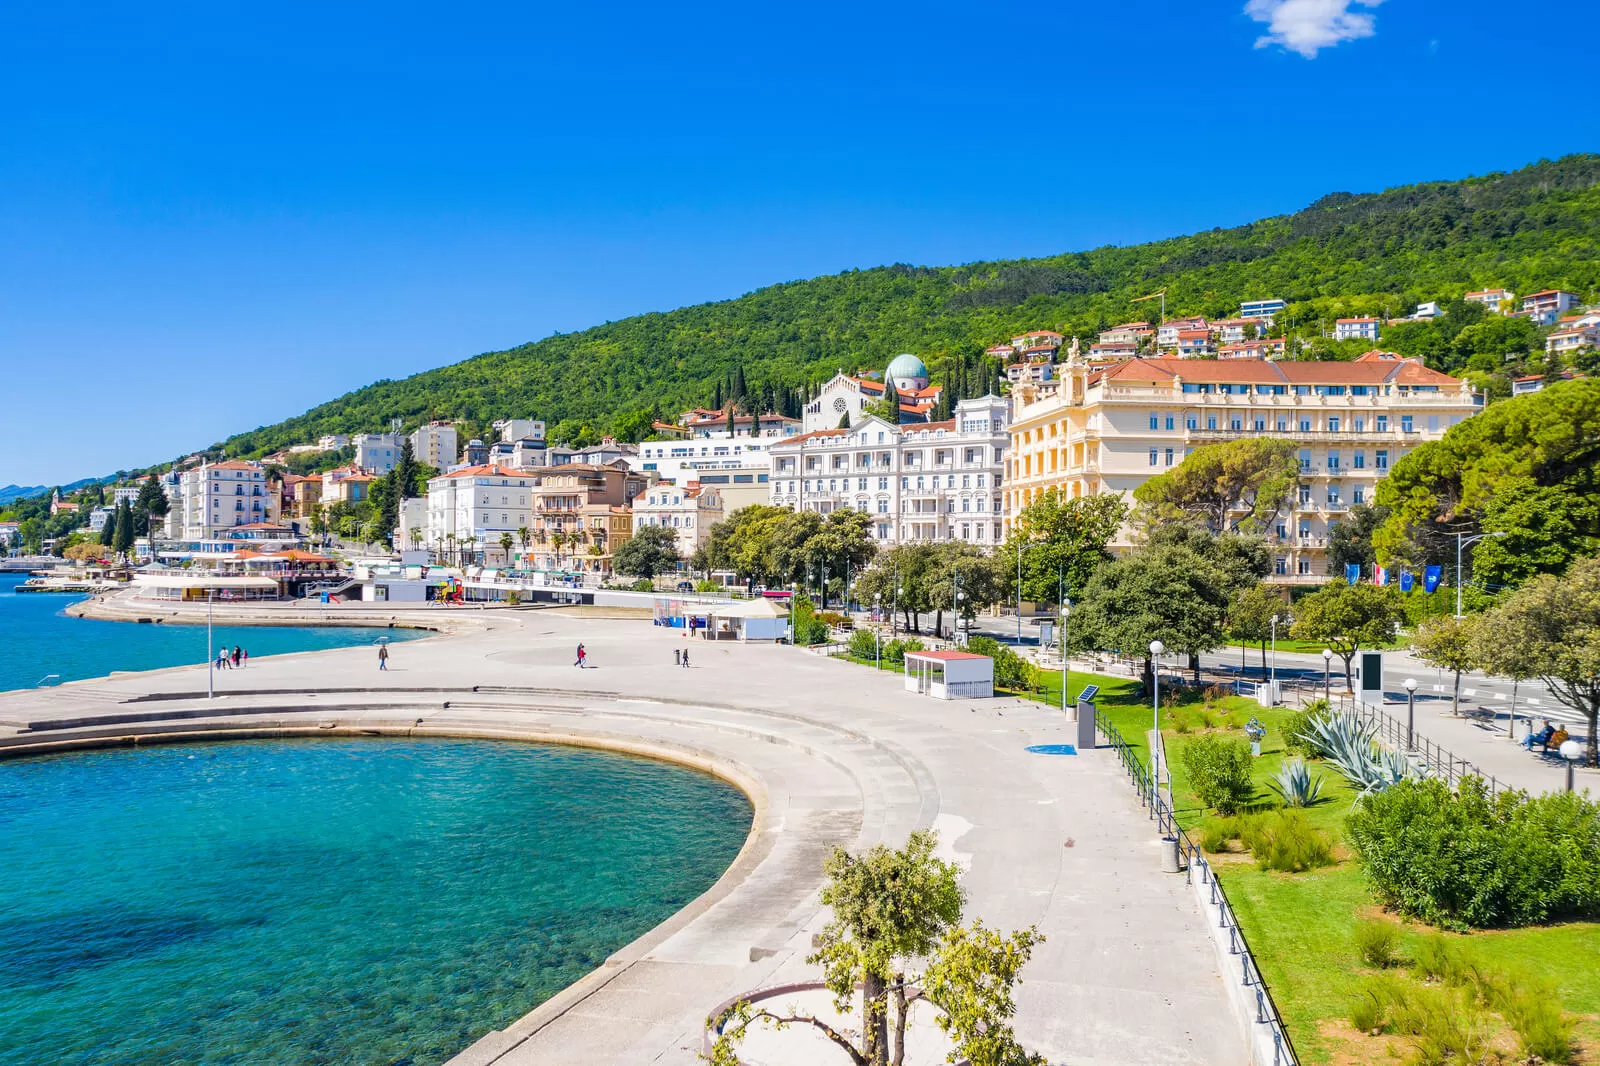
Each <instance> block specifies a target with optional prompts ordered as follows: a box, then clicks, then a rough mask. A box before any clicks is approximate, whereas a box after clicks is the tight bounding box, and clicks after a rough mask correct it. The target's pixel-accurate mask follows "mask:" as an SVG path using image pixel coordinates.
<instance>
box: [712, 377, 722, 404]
mask: <svg viewBox="0 0 1600 1066" xmlns="http://www.w3.org/2000/svg"><path fill="white" fill-rule="evenodd" d="M711 409H712V410H713V411H720V410H722V379H720V378H718V379H717V391H716V392H714V393H712V398H711Z"/></svg>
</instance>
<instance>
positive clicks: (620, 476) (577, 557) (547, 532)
mask: <svg viewBox="0 0 1600 1066" xmlns="http://www.w3.org/2000/svg"><path fill="white" fill-rule="evenodd" d="M650 481H651V479H650V478H649V477H647V476H645V475H643V474H636V473H633V472H631V471H629V470H627V469H625V468H624V467H623V466H622V465H620V464H616V465H610V466H600V465H593V464H571V465H567V466H552V467H549V468H547V469H545V470H543V471H541V472H540V474H539V478H538V484H537V485H536V487H535V488H534V490H533V497H532V499H533V520H532V524H531V525H530V527H529V528H530V531H531V533H532V536H533V541H534V543H533V545H532V547H531V549H530V551H529V555H528V557H529V558H531V560H532V562H533V565H534V566H535V567H536V568H538V569H540V570H565V571H572V572H581V573H584V574H588V575H594V576H595V577H604V576H605V575H607V574H610V573H611V557H612V553H613V552H615V551H616V550H617V549H618V548H620V547H621V546H622V545H623V544H626V543H627V542H628V539H629V538H630V537H632V536H633V512H632V511H631V510H629V508H628V504H629V502H631V501H632V500H633V498H634V497H636V496H638V495H639V493H640V492H641V491H642V490H643V489H644V488H645V486H647V485H648V484H649V483H650Z"/></svg>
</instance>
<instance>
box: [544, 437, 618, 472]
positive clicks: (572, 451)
mask: <svg viewBox="0 0 1600 1066" xmlns="http://www.w3.org/2000/svg"><path fill="white" fill-rule="evenodd" d="M548 450H549V453H550V465H551V466H610V465H611V464H612V463H615V462H618V461H621V460H626V461H628V462H632V461H633V460H634V459H635V458H636V457H637V456H638V455H639V446H638V445H637V444H628V443H627V442H625V441H619V440H617V439H616V438H615V437H606V438H604V439H602V440H601V441H600V443H599V444H591V445H589V446H588V447H585V448H569V447H567V446H566V445H563V444H555V445H552V446H551V447H550V448H549V449H548Z"/></svg>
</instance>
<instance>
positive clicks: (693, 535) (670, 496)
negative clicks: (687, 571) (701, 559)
mask: <svg viewBox="0 0 1600 1066" xmlns="http://www.w3.org/2000/svg"><path fill="white" fill-rule="evenodd" d="M722 519H723V512H722V496H721V495H720V494H719V493H718V492H717V490H716V489H712V488H707V487H705V486H703V485H700V484H697V483H695V482H692V481H691V482H689V483H688V484H686V485H672V484H668V483H667V482H665V481H662V482H659V483H657V484H655V485H650V486H648V487H647V488H646V489H645V490H644V491H643V492H641V493H639V495H637V496H635V497H634V498H633V532H634V535H635V536H637V535H638V533H639V530H641V529H643V528H644V527H645V526H662V527H663V528H666V529H670V530H672V531H673V533H675V534H676V535H677V538H678V554H679V555H680V556H682V557H683V558H684V559H687V558H689V556H691V555H693V554H694V553H695V550H696V549H697V548H699V547H700V545H702V544H704V543H705V542H706V538H707V537H709V536H710V535H711V527H712V526H714V525H716V524H717V523H718V522H720V521H722Z"/></svg>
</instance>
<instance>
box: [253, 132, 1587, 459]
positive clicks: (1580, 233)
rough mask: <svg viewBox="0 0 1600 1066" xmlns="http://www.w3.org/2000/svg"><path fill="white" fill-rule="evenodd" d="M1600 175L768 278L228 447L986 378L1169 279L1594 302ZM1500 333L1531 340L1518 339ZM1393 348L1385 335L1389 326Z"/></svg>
mask: <svg viewBox="0 0 1600 1066" xmlns="http://www.w3.org/2000/svg"><path fill="white" fill-rule="evenodd" d="M1597 185H1600V155H1579V156H1568V157H1566V158H1563V159H1560V160H1556V161H1554V162H1541V163H1538V164H1535V165H1533V166H1530V167H1526V168H1524V169H1522V170H1518V171H1515V172H1512V173H1506V174H1491V175H1487V176H1484V177H1478V178H1469V179H1466V180H1463V181H1448V182H1428V183H1424V184H1418V185H1408V186H1403V187H1399V188H1394V189H1389V190H1387V191H1385V192H1381V193H1372V194H1350V193H1334V194H1331V195H1328V196H1325V197H1323V198H1322V199H1320V200H1318V201H1317V202H1316V203H1314V204H1312V205H1310V206H1309V207H1307V208H1305V209H1304V210H1302V211H1297V212H1295V213H1294V214H1291V215H1282V216H1278V217H1275V218H1267V219H1263V220H1261V221H1259V222H1254V223H1251V224H1250V225H1246V226H1239V227H1235V228H1233V229H1215V230H1211V231H1210V232H1207V233H1198V234H1194V235H1192V236H1187V237H1178V238H1174V239H1171V240H1164V241H1156V242H1153V243H1149V244H1141V245H1135V246H1130V247H1125V248H1117V247H1106V248H1098V249H1095V250H1093V251H1088V252H1078V253H1071V254H1066V255H1059V256H1053V257H1049V258H1044V259H1019V260H1010V261H1004V262H992V263H971V264H967V265H965V266H954V267H914V266H905V265H898V264H897V265H895V266H887V267H878V268H874V269H871V270H852V271H848V272H846V273H843V274H837V275H833V276H829V277H821V278H813V279H811V280H809V281H795V282H788V283H785V284H781V285H772V286H769V287H767V288H764V289H759V290H757V291H755V292H752V293H749V294H748V295H745V296H741V297H739V298H738V299H734V300H725V301H721V302H717V303H708V304H700V305H698V306H694V307H685V308H681V309H679V310H676V311H670V312H666V313H661V314H647V315H638V316H636V317H633V318H628V319H624V320H622V321H619V322H611V323H607V324H606V325H603V326H596V327H594V328H592V329H587V330H584V331H582V332H579V333H571V334H565V335H558V336H553V337H549V338H547V339H545V340H542V341H538V342H535V343H532V344H525V345H522V346H521V347H517V348H513V349H511V350H509V351H503V352H490V353H487V354H484V355H479V356H476V357H474V358H471V359H467V360H465V361H463V362H460V363H456V364H454V365H451V366H446V367H441V368H440V369H438V370H430V371H427V372H425V373H421V374H417V375H415V376H413V377H409V378H405V379H404V380H399V381H379V382H377V383H375V384H373V385H369V386H367V387H366V388H362V389H358V390H356V391H354V392H351V393H349V394H347V395H345V396H341V397H339V398H338V399H336V400H332V401H330V402H328V403H325V404H322V405H321V406H319V407H316V408H313V409H312V410H310V411H308V412H307V413H305V414H304V415H301V416H299V417H296V418H292V419H289V420H288V421H286V422H281V423H279V424H277V425H275V426H268V427H264V428H261V429H257V430H255V431H253V432H250V433H244V434H241V435H239V436H237V437H234V438H232V439H230V440H229V441H228V442H227V443H226V451H227V452H228V453H229V454H233V455H260V454H264V453H266V452H269V451H272V450H275V449H277V448H280V447H283V446H286V445H289V444H295V443H300V442H303V441H307V440H313V439H315V438H316V437H317V436H318V435H320V434H323V433H331V432H351V431H358V430H375V429H380V428H383V427H386V426H387V424H388V421H389V419H390V418H396V417H397V418H400V419H402V420H404V421H405V423H406V424H407V425H408V426H409V425H415V424H416V423H417V422H419V421H421V420H423V419H425V418H429V417H450V418H462V419H466V420H467V421H468V422H469V423H472V424H474V425H475V426H482V425H483V424H485V423H487V422H488V421H489V420H491V419H494V418H499V417H506V416H516V417H536V418H543V419H546V420H548V421H550V422H552V423H557V422H562V421H564V420H570V421H569V422H568V424H567V426H566V427H565V430H566V431H568V432H570V431H572V430H575V429H576V427H578V426H579V425H580V424H587V425H588V426H589V427H591V429H592V431H602V430H606V429H614V428H622V429H624V430H631V431H632V435H637V432H638V430H639V427H640V426H641V425H642V424H645V422H646V421H647V420H646V419H645V413H646V412H648V411H649V410H650V409H651V407H656V408H658V409H659V411H660V412H662V413H664V414H671V413H675V412H676V411H678V410H680V409H682V408H684V407H687V406H691V405H694V404H705V403H709V402H710V401H711V400H712V398H713V391H714V389H716V387H717V383H719V382H723V381H728V380H730V379H732V378H733V376H734V375H735V374H736V372H737V371H739V370H741V369H742V371H743V374H744V378H745V380H747V381H748V382H749V383H750V388H751V389H752V391H758V390H759V391H760V392H761V393H763V394H771V396H772V397H773V399H774V401H775V402H777V403H779V404H780V405H783V406H792V405H793V403H794V402H796V398H797V396H798V395H799V393H800V391H801V390H803V389H804V388H805V387H807V386H809V385H811V384H814V383H816V382H818V381H821V380H823V379H825V378H827V377H828V376H830V375H831V374H832V373H833V372H834V370H836V369H839V368H843V369H847V370H854V369H857V368H861V367H882V366H883V365H885V364H886V363H887V362H888V360H889V359H890V357H892V356H893V355H894V354H896V353H898V352H902V351H912V352H916V353H918V354H920V355H922V356H923V357H924V358H925V359H927V360H928V361H929V363H930V365H931V366H933V368H934V371H935V374H936V376H943V375H949V376H950V377H954V376H955V373H956V371H955V362H954V361H955V360H956V359H958V358H959V359H961V360H962V361H963V362H962V366H963V368H964V376H965V377H966V378H967V380H968V381H969V382H972V383H973V385H974V388H976V386H977V385H978V384H980V383H981V384H987V382H988V380H990V376H991V375H992V373H993V368H992V367H989V368H987V369H979V368H978V367H979V363H980V362H981V353H982V350H983V349H984V348H985V347H987V346H989V345H991V344H994V343H996V342H997V341H999V340H1002V339H1005V338H1008V337H1010V336H1011V335H1012V334H1013V333H1016V332H1020V331H1023V330H1029V329H1039V328H1053V329H1057V330H1059V331H1061V332H1063V333H1067V334H1071V335H1076V336H1078V337H1079V338H1080V339H1082V340H1083V341H1084V343H1088V342H1090V341H1092V340H1093V338H1094V334H1095V333H1096V332H1097V331H1098V330H1099V329H1100V328H1102V327H1103V326H1105V325H1107V324H1111V323H1116V322H1122V321H1126V320H1128V319H1130V318H1135V317H1138V318H1144V317H1146V316H1149V315H1153V314H1154V307H1153V305H1152V304H1150V303H1144V304H1134V303H1131V302H1130V301H1131V300H1132V299H1133V298H1135V297H1138V296H1143V295H1146V294H1148V293H1150V292H1153V291H1155V290H1157V289H1161V288H1165V289H1166V290H1167V313H1168V314H1169V315H1174V314H1191V313H1192V314H1206V315H1209V316H1226V315H1230V314H1232V313H1234V312H1235V310H1236V309H1237V307H1238V303H1239V301H1240V300H1241V299H1251V298H1264V297H1279V298H1282V299H1285V300H1288V301H1290V304H1291V306H1290V314H1289V317H1290V319H1291V321H1293V322H1294V323H1295V324H1296V326H1297V328H1299V329H1304V330H1305V331H1306V332H1307V335H1315V333H1316V329H1317V324H1318V323H1319V322H1320V321H1322V320H1331V319H1332V318H1335V317H1339V316H1343V315H1350V314H1358V313H1375V314H1380V315H1381V314H1385V313H1387V314H1388V315H1391V316H1397V315H1401V314H1404V313H1406V312H1407V311H1409V310H1410V309H1411V308H1412V307H1413V306H1415V304H1416V303H1418V302H1420V301H1423V300H1445V299H1450V298H1455V297H1459V296H1460V295H1461V294H1462V293H1463V292H1466V291H1469V290H1472V289H1478V288H1486V287H1491V286H1505V287H1507V288H1510V289H1512V290H1514V291H1517V292H1531V291H1535V290H1537V289H1541V288H1557V287H1559V288H1567V289H1572V290H1575V291H1577V292H1579V293H1582V294H1583V295H1584V296H1586V297H1588V296H1591V295H1593V294H1594V292H1595V290H1596V289H1597V288H1600V188H1597ZM1463 321H1464V320H1463V319H1462V317H1461V316H1459V315H1458V316H1457V317H1456V324H1455V325H1454V326H1453V327H1449V328H1448V329H1447V330H1446V333H1445V334H1444V335H1443V339H1440V338H1439V337H1435V336H1433V335H1432V334H1429V335H1428V336H1422V335H1421V333H1419V331H1416V330H1412V331H1411V332H1412V333H1413V334H1416V335H1415V336H1411V337H1409V338H1407V343H1408V344H1409V345H1410V346H1411V347H1412V348H1413V349H1414V350H1415V351H1416V352H1417V353H1418V354H1425V355H1427V356H1428V357H1429V360H1430V362H1432V363H1434V364H1435V365H1442V366H1444V367H1445V368H1446V369H1455V368H1457V367H1459V366H1462V365H1465V364H1466V362H1467V359H1468V357H1469V356H1471V355H1472V354H1473V350H1472V349H1471V348H1464V349H1463V348H1461V347H1460V346H1456V347H1455V348H1452V347H1451V345H1450V343H1449V342H1450V340H1451V338H1452V337H1453V336H1454V333H1455V331H1457V330H1459V328H1460V326H1461V324H1463ZM1400 332H1401V335H1402V337H1404V336H1405V333H1406V331H1404V330H1402V331H1400ZM1498 343H1500V344H1501V345H1502V346H1503V345H1504V344H1507V343H1516V344H1519V345H1521V346H1523V347H1535V346H1534V345H1530V344H1528V343H1527V338H1525V337H1524V338H1521V339H1514V340H1513V341H1511V342H1508V341H1506V339H1505V338H1500V339H1499V341H1498ZM1385 346H1386V347H1391V346H1393V345H1392V344H1391V342H1390V339H1389V338H1388V337H1385ZM1452 353H1455V354H1452ZM1326 354H1329V355H1336V354H1339V353H1335V352H1331V351H1330V352H1328V353H1326ZM1500 354H1501V353H1500V352H1498V351H1497V352H1496V353H1495V356H1496V359H1498V357H1499V355H1500ZM1474 365H1476V364H1474ZM963 391H973V390H970V389H969V390H963Z"/></svg>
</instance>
